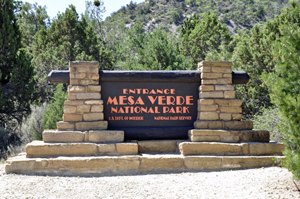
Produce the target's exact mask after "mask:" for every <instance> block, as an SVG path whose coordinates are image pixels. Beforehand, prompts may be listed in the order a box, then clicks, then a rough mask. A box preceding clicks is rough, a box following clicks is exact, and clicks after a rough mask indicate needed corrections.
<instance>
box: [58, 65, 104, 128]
mask: <svg viewBox="0 0 300 199" xmlns="http://www.w3.org/2000/svg"><path fill="white" fill-rule="evenodd" d="M69 71H70V85H69V86H68V99H69V100H67V101H65V103H64V115H63V121H62V122H58V123H57V129H58V130H91V129H107V121H103V119H104V115H103V101H102V100H101V93H100V92H101V85H99V64H98V62H70V64H69Z"/></svg>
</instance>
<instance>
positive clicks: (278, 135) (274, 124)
mask: <svg viewBox="0 0 300 199" xmlns="http://www.w3.org/2000/svg"><path fill="white" fill-rule="evenodd" d="M280 119H281V117H280V115H279V109H278V108H277V107H275V106H274V107H269V108H263V109H262V110H261V112H260V113H258V114H256V115H254V116H253V119H252V121H253V127H254V129H257V130H267V131H269V132H270V140H272V141H276V142H282V141H283V135H282V132H281V131H280V127H279V126H280V124H281V121H280Z"/></svg>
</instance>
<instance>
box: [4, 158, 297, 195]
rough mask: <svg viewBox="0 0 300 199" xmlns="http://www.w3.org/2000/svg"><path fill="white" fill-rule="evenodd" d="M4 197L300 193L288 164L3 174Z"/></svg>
mask: <svg viewBox="0 0 300 199" xmlns="http://www.w3.org/2000/svg"><path fill="white" fill-rule="evenodd" d="M0 198H86V199H87V198H130V199H131V198H172V199H173V198H218V199H220V198H228V199H232V198H251V199H253V198H300V192H299V191H298V190H297V188H296V186H295V184H294V183H293V180H292V174H291V173H290V172H288V171H287V170H286V169H285V168H280V167H267V168H258V169H245V170H230V171H212V172H183V173H171V174H145V175H126V176H104V177H57V176H55V177H54V176H27V175H16V174H5V173H4V165H3V164H0Z"/></svg>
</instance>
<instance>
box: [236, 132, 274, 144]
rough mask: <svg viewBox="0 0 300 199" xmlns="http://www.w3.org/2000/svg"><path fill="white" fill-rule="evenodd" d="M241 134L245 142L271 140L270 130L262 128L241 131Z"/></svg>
mask: <svg viewBox="0 0 300 199" xmlns="http://www.w3.org/2000/svg"><path fill="white" fill-rule="evenodd" d="M239 136H240V139H241V141H244V142H269V140H270V132H269V131H262V130H248V131H247V130H246V131H240V133H239Z"/></svg>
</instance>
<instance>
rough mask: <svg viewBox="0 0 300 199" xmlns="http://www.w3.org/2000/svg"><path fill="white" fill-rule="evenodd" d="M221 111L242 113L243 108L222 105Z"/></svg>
mask: <svg viewBox="0 0 300 199" xmlns="http://www.w3.org/2000/svg"><path fill="white" fill-rule="evenodd" d="M220 111H221V113H241V112H242V108H241V107H236V106H232V107H231V106H221V107H220Z"/></svg>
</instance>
